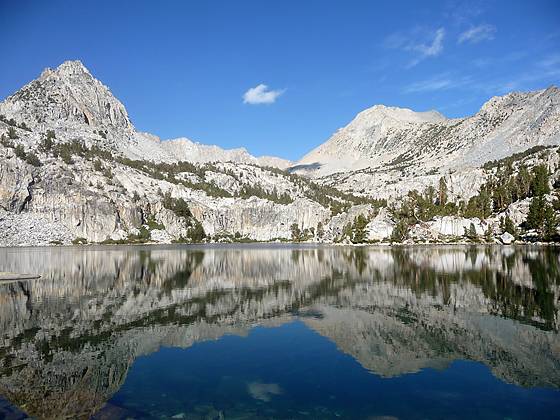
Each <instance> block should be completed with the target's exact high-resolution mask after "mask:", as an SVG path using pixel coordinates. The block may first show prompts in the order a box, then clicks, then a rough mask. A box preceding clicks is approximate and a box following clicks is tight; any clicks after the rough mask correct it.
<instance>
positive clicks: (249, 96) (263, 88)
mask: <svg viewBox="0 0 560 420" xmlns="http://www.w3.org/2000/svg"><path fill="white" fill-rule="evenodd" d="M283 93H284V90H270V89H269V88H268V86H267V85H265V84H262V83H261V84H260V85H257V86H255V87H254V88H251V89H249V90H248V91H247V92H245V93H244V94H243V103H245V104H251V105H259V104H273V103H274V102H276V99H277V98H278V97H279V96H280V95H282V94H283Z"/></svg>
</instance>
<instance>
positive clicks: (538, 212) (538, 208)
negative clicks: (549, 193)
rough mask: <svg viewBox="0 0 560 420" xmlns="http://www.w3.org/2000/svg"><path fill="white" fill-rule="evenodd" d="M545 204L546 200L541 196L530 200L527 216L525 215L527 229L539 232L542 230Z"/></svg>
mask: <svg viewBox="0 0 560 420" xmlns="http://www.w3.org/2000/svg"><path fill="white" fill-rule="evenodd" d="M545 203H546V200H545V198H544V196H542V195H538V196H535V197H533V199H532V200H531V204H530V205H529V214H527V227H528V228H529V229H537V230H540V229H541V228H542V224H543V220H544V217H543V216H544V208H545Z"/></svg>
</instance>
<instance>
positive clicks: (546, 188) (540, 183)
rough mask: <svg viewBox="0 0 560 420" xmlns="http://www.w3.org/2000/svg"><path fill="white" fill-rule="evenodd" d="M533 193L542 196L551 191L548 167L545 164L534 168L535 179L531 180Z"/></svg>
mask: <svg viewBox="0 0 560 420" xmlns="http://www.w3.org/2000/svg"><path fill="white" fill-rule="evenodd" d="M530 190H531V194H532V195H533V196H541V195H545V194H548V193H550V185H549V182H548V169H547V168H546V166H544V165H537V166H535V167H534V168H533V179H532V181H531V188H530Z"/></svg>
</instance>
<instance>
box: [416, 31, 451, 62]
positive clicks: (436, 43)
mask: <svg viewBox="0 0 560 420" xmlns="http://www.w3.org/2000/svg"><path fill="white" fill-rule="evenodd" d="M444 37H445V29H443V28H439V29H438V30H437V31H436V32H435V34H434V39H433V40H432V42H431V43H430V44H417V45H413V46H412V49H413V50H415V51H418V52H419V53H420V54H421V55H422V56H424V57H435V56H436V55H439V53H441V52H442V51H443V38H444Z"/></svg>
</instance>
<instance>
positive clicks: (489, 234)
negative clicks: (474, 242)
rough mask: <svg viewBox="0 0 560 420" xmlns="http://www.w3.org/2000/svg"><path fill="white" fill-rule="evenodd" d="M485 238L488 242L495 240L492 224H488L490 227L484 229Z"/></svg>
mask: <svg viewBox="0 0 560 420" xmlns="http://www.w3.org/2000/svg"><path fill="white" fill-rule="evenodd" d="M484 240H485V241H486V242H493V241H494V232H493V231H492V226H490V225H488V227H487V228H486V230H485V231H484Z"/></svg>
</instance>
